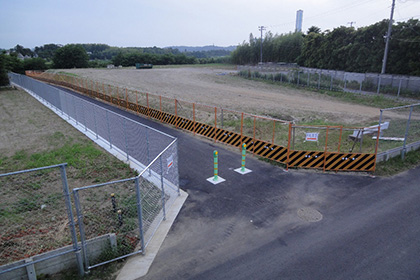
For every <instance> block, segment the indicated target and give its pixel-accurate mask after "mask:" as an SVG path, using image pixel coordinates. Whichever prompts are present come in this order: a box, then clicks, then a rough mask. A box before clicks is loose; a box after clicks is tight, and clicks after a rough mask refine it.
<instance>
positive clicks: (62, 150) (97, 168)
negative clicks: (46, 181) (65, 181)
mask: <svg viewBox="0 0 420 280" xmlns="http://www.w3.org/2000/svg"><path fill="white" fill-rule="evenodd" d="M47 141H48V142H49V144H50V146H51V147H53V146H56V148H53V149H48V150H46V151H42V152H38V153H32V154H31V153H30V152H29V151H25V150H19V151H17V152H16V153H15V154H14V155H13V156H11V157H2V158H0V173H6V172H12V171H17V170H25V169H32V168H38V167H43V166H50V165H56V164H60V163H64V162H66V163H67V164H68V172H69V177H70V176H71V177H73V178H75V179H84V180H87V181H88V182H90V183H99V182H107V181H110V180H113V179H121V178H127V177H133V176H136V175H137V173H136V172H135V171H133V170H131V169H130V167H129V166H128V165H127V164H126V163H124V162H121V161H119V160H118V159H116V158H114V157H113V156H111V155H109V154H107V153H106V152H105V151H102V150H100V149H99V148H98V147H96V146H95V145H94V144H93V143H92V142H90V141H87V140H86V141H82V140H76V139H74V138H72V137H66V136H64V135H63V134H62V133H61V132H55V133H54V134H53V135H52V136H51V137H49V138H48V140H47ZM60 145H61V146H60ZM57 146H58V147H57ZM46 172H48V171H46ZM31 188H32V189H33V190H36V189H37V188H39V186H38V185H37V183H32V186H31Z"/></svg>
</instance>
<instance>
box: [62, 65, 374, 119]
mask: <svg viewBox="0 0 420 280" xmlns="http://www.w3.org/2000/svg"><path fill="white" fill-rule="evenodd" d="M65 71H66V72H71V73H74V74H77V75H79V76H82V77H87V78H90V79H93V80H96V81H100V82H103V83H106V84H112V85H118V86H120V87H127V88H129V89H135V90H138V91H141V92H148V93H151V94H157V95H162V96H166V97H171V98H177V99H180V100H185V101H189V102H196V103H201V104H206V105H211V106H217V107H222V108H226V109H233V110H238V111H243V112H247V113H254V114H259V115H264V116H271V117H274V118H279V119H284V120H294V121H297V122H301V121H305V122H307V121H313V120H318V119H320V120H322V121H325V122H328V123H336V124H337V123H339V124H343V125H347V126H355V125H366V124H369V123H372V122H375V121H377V120H378V119H379V108H373V107H368V106H362V105H355V104H349V103H345V102H341V101H337V100H335V99H334V98H331V97H329V96H326V95H320V94H317V93H314V92H310V91H306V90H303V89H302V90H300V89H293V88H288V87H284V86H280V85H270V84H266V83H261V82H255V81H250V80H246V79H243V78H240V77H237V76H234V75H230V74H231V73H235V72H236V71H235V70H233V69H228V68H226V69H223V68H212V67H181V68H154V69H150V70H136V69H134V68H123V69H70V70H68V69H67V70H65Z"/></svg>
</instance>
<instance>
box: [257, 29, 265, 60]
mask: <svg viewBox="0 0 420 280" xmlns="http://www.w3.org/2000/svg"><path fill="white" fill-rule="evenodd" d="M258 29H259V30H260V31H261V54H260V63H261V64H262V62H263V60H262V49H263V48H262V47H263V31H264V30H265V26H258Z"/></svg>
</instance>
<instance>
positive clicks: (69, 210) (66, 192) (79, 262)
mask: <svg viewBox="0 0 420 280" xmlns="http://www.w3.org/2000/svg"><path fill="white" fill-rule="evenodd" d="M66 165H67V164H63V165H61V166H60V173H61V181H62V183H63V191H64V199H65V203H66V208H67V215H68V217H69V221H70V224H69V228H70V232H71V239H72V242H73V249H74V251H75V255H76V262H77V268H78V269H79V275H80V276H83V275H84V274H85V271H84V268H83V260H82V256H81V252H80V248H79V246H78V245H77V235H76V228H75V223H74V218H73V210H72V206H71V199H70V193H69V186H68V183H67V174H66Z"/></svg>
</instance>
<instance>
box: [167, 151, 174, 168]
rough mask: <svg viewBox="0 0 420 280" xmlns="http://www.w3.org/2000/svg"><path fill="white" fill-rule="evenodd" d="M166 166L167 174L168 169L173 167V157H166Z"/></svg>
mask: <svg viewBox="0 0 420 280" xmlns="http://www.w3.org/2000/svg"><path fill="white" fill-rule="evenodd" d="M166 163H167V164H166V166H167V167H168V172H169V169H170V168H171V167H172V166H173V165H174V155H171V156H170V157H168V158H167V159H166Z"/></svg>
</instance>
